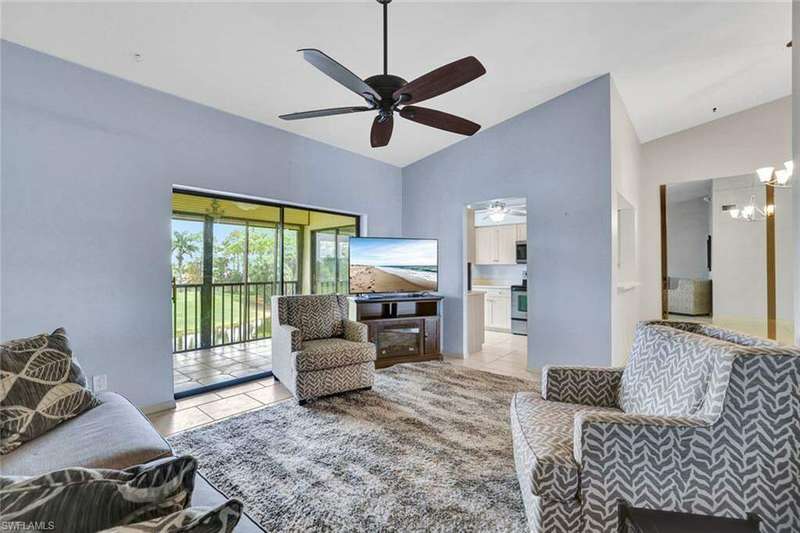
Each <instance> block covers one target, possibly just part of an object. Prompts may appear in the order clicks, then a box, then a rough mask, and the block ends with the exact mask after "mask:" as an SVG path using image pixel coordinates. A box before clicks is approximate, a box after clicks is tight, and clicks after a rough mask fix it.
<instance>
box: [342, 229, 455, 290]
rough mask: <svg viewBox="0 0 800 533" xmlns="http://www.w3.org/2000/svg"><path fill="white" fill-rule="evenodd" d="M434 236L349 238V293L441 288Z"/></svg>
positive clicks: (437, 253)
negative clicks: (419, 237)
mask: <svg viewBox="0 0 800 533" xmlns="http://www.w3.org/2000/svg"><path fill="white" fill-rule="evenodd" d="M438 268H439V242H438V241H436V240H435V239H393V238H377V237H351V238H350V293H351V294H365V293H385V292H422V291H436V290H438V288H439V285H438V277H437V271H438Z"/></svg>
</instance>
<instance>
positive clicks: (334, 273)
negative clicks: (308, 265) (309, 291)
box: [311, 226, 356, 294]
mask: <svg viewBox="0 0 800 533" xmlns="http://www.w3.org/2000/svg"><path fill="white" fill-rule="evenodd" d="M355 235H356V228H355V226H345V227H342V228H326V229H319V230H313V231H312V232H311V238H312V241H313V252H314V258H313V262H312V269H313V272H312V278H313V292H314V293H315V294H334V293H339V294H346V293H347V292H348V281H349V272H348V258H349V248H348V245H349V238H350V237H352V236H355Z"/></svg>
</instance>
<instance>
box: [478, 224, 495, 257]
mask: <svg viewBox="0 0 800 533" xmlns="http://www.w3.org/2000/svg"><path fill="white" fill-rule="evenodd" d="M495 259H497V239H496V238H495V231H494V226H483V227H480V228H475V264H476V265H492V264H495V263H496V262H497V261H495Z"/></svg>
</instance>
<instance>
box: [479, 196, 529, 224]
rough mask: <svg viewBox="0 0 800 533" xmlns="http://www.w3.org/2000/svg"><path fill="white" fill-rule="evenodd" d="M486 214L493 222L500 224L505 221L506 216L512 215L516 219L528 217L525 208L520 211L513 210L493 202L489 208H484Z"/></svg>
mask: <svg viewBox="0 0 800 533" xmlns="http://www.w3.org/2000/svg"><path fill="white" fill-rule="evenodd" d="M486 213H487V214H488V216H489V219H491V220H492V221H493V222H502V221H503V220H505V218H506V215H512V216H516V217H525V216H528V211H527V209H525V208H522V209H515V208H513V207H509V206H507V205H506V204H505V203H503V202H501V201H499V200H495V201H493V202H492V203H491V204H489V207H487V208H486Z"/></svg>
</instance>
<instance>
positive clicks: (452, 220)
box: [403, 76, 612, 368]
mask: <svg viewBox="0 0 800 533" xmlns="http://www.w3.org/2000/svg"><path fill="white" fill-rule="evenodd" d="M610 87H611V80H610V77H609V76H602V77H600V78H597V79H595V80H593V81H591V82H589V83H587V84H585V85H583V86H581V87H578V88H576V89H574V90H572V91H570V92H568V93H565V94H563V95H561V96H559V97H557V98H554V99H552V100H550V101H548V102H546V103H544V104H542V105H539V106H537V107H534V108H533V109H530V110H529V111H526V112H524V113H522V114H520V115H517V116H515V117H513V118H511V119H509V120H506V121H505V122H502V123H501V124H498V125H496V126H494V127H492V128H489V129H487V130H485V131H482V132H479V133H478V134H477V135H475V136H474V137H471V138H469V139H466V140H464V141H462V142H459V143H458V144H455V145H453V146H450V147H448V148H446V149H444V150H442V151H441V152H438V153H436V154H433V155H431V156H429V157H427V158H425V159H423V160H421V161H418V162H416V163H414V164H412V165H409V166H407V167H405V168H404V169H403V233H404V234H405V235H413V236H417V237H433V238H438V239H439V255H440V274H439V279H440V280H441V281H440V291H441V292H442V293H443V294H444V295H445V296H446V297H447V298H446V300H445V324H444V347H445V351H447V352H455V353H461V351H462V349H463V334H464V331H463V320H462V313H463V298H462V294H463V290H464V284H465V282H466V279H465V277H464V276H463V258H464V250H463V239H464V224H463V217H464V208H465V206H466V204H468V203H470V202H476V201H481V200H486V199H487V198H506V197H525V198H527V206H528V265H527V266H528V288H529V289H528V294H529V300H530V301H529V306H528V366H529V367H530V368H540V367H541V366H543V365H545V364H548V363H557V364H596V365H608V364H610V362H611V317H610V314H611V266H612V257H611V251H612V247H611V198H612V183H611V155H610V154H611V139H610V135H611V133H610V105H611V104H610Z"/></svg>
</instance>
